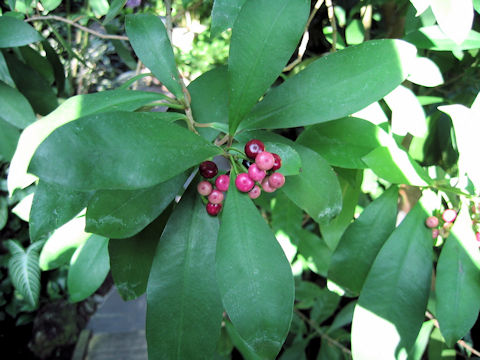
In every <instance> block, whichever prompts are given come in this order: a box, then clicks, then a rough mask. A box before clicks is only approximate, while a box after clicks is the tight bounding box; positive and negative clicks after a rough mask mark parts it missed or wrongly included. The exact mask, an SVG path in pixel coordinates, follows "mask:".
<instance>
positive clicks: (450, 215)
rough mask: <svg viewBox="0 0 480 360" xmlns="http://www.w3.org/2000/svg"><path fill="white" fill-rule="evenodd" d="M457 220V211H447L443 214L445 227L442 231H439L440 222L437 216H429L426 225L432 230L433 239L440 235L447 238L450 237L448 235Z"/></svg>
mask: <svg viewBox="0 0 480 360" xmlns="http://www.w3.org/2000/svg"><path fill="white" fill-rule="evenodd" d="M456 218H457V212H456V211H455V210H453V209H446V210H445V211H444V212H443V213H442V220H443V225H442V228H441V229H439V225H440V220H439V218H438V217H437V216H433V215H432V216H429V217H428V218H427V220H425V225H426V226H427V227H428V228H430V229H432V238H434V239H436V238H437V237H438V235H442V237H444V238H445V237H447V236H448V233H449V231H450V229H451V227H452V225H453V222H454V221H455V219H456Z"/></svg>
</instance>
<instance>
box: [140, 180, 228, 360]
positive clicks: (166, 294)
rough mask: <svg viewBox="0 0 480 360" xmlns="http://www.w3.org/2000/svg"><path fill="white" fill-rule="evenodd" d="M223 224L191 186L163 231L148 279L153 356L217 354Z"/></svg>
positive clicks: (150, 355)
mask: <svg viewBox="0 0 480 360" xmlns="http://www.w3.org/2000/svg"><path fill="white" fill-rule="evenodd" d="M229 193H230V191H229ZM218 228H219V222H218V219H217V218H215V217H212V216H210V215H208V214H207V212H206V211H205V206H204V204H203V202H202V201H201V200H200V198H199V196H197V195H196V187H195V186H191V188H190V190H188V191H187V193H186V194H185V195H183V197H182V199H181V200H180V203H179V205H178V207H177V208H175V210H174V212H173V213H172V215H171V216H170V219H169V221H168V223H167V226H166V227H165V230H164V231H163V234H162V237H161V238H160V242H159V243H158V246H157V250H156V252H155V257H154V259H153V264H152V268H151V271H150V277H149V279H148V285H147V344H148V358H149V359H151V360H157V359H165V358H168V359H198V358H204V359H211V358H212V356H213V353H214V352H215V349H216V346H217V342H218V339H219V338H220V327H221V322H222V312H223V309H222V304H221V300H220V295H219V292H218V288H217V283H216V281H215V248H216V242H217V234H218Z"/></svg>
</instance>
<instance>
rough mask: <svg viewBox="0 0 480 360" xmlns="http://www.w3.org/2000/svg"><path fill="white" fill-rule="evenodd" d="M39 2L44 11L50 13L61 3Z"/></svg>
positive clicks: (58, 0)
mask: <svg viewBox="0 0 480 360" xmlns="http://www.w3.org/2000/svg"><path fill="white" fill-rule="evenodd" d="M40 2H41V3H42V6H43V8H44V9H45V10H47V11H52V10H55V9H56V8H57V7H58V6H59V5H60V4H61V3H62V0H41V1H40Z"/></svg>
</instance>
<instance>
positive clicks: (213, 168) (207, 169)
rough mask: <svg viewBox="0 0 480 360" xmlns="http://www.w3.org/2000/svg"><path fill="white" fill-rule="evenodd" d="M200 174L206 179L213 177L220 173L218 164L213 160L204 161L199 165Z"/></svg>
mask: <svg viewBox="0 0 480 360" xmlns="http://www.w3.org/2000/svg"><path fill="white" fill-rule="evenodd" d="M199 169H200V175H202V176H203V177H204V178H206V179H211V178H213V177H215V175H217V174H218V168H217V165H216V164H215V163H214V162H213V161H204V162H202V163H201V164H200V166H199Z"/></svg>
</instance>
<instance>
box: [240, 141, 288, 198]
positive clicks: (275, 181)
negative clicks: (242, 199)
mask: <svg viewBox="0 0 480 360" xmlns="http://www.w3.org/2000/svg"><path fill="white" fill-rule="evenodd" d="M245 155H247V157H248V158H249V159H251V160H253V161H254V162H253V163H251V162H244V163H245V165H246V166H247V168H248V170H247V172H244V173H240V174H238V175H237V177H236V178H235V186H236V187H237V189H238V190H240V191H241V192H248V196H249V197H250V198H251V199H256V198H258V197H259V196H260V194H261V192H262V190H263V191H265V192H269V193H271V192H274V191H275V190H277V189H280V188H281V187H282V186H283V185H284V184H285V177H284V176H283V175H282V174H280V173H277V172H276V171H277V170H278V169H280V167H281V166H282V159H281V158H280V156H278V155H277V154H274V153H270V152H268V151H265V145H264V144H263V142H261V141H260V140H256V139H253V140H250V141H249V142H247V144H246V145H245ZM255 182H258V183H259V184H260V186H259V185H255ZM260 187H261V189H260Z"/></svg>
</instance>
